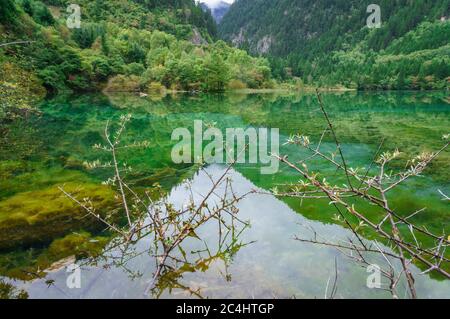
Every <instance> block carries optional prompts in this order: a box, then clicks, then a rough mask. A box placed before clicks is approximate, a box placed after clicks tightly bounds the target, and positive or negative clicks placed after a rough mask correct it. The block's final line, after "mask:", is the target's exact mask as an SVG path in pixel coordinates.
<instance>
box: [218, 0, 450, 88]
mask: <svg viewBox="0 0 450 319" xmlns="http://www.w3.org/2000/svg"><path fill="white" fill-rule="evenodd" d="M372 2H373V1H364V0H334V1H325V0H314V1H313V0H297V1H292V0H277V1H273V0H238V1H237V2H235V3H234V4H233V6H232V7H231V8H230V10H229V12H228V13H227V15H226V16H225V17H224V19H223V20H222V22H221V24H220V25H219V36H220V37H222V38H223V39H225V40H226V41H228V42H230V43H232V44H234V45H235V46H238V47H241V48H246V49H249V50H250V51H251V52H252V53H254V54H263V55H267V56H269V57H271V60H272V65H273V67H274V68H275V73H276V74H277V75H278V76H279V77H288V76H289V75H290V74H291V73H293V74H294V75H296V76H300V77H302V78H303V79H304V80H305V81H307V82H308V78H309V79H310V80H311V81H315V82H321V83H324V82H328V83H331V82H340V83H343V84H345V83H344V82H346V83H347V84H348V83H350V82H352V83H353V85H358V86H361V87H364V86H367V87H371V86H372V84H376V85H375V86H379V87H380V88H384V87H385V86H386V85H385V84H382V83H380V81H379V80H378V79H376V78H374V79H370V80H371V81H372V80H373V81H372V82H373V83H369V84H367V83H362V82H361V81H362V80H360V79H358V78H355V76H356V75H355V74H352V76H348V75H349V74H348V73H347V74H345V77H342V78H339V77H336V76H335V75H336V74H335V73H336V72H338V71H339V70H337V65H339V63H337V64H336V59H340V58H342V57H343V56H345V54H348V55H352V54H353V55H354V57H359V59H360V60H361V62H362V64H364V63H368V64H369V65H371V66H372V65H374V62H375V61H377V60H380V59H379V58H380V56H381V55H383V56H384V55H385V54H386V53H387V52H389V53H391V54H397V53H398V52H402V53H408V54H412V53H414V52H418V51H419V50H436V49H439V48H441V47H443V46H445V45H446V44H448V42H449V40H448V39H450V33H449V32H448V22H446V21H440V20H441V18H442V19H443V20H445V17H447V18H448V16H449V15H450V1H449V0H435V1H426V0H414V1H410V0H397V1H392V0H380V1H378V2H377V3H378V4H379V5H380V8H381V19H382V26H381V28H379V29H369V28H368V27H367V25H366V20H367V18H368V16H369V15H370V13H367V7H368V5H369V4H370V3H372ZM426 23H431V24H432V25H428V24H426ZM425 29H429V30H425ZM420 30H422V31H420ZM431 30H432V31H431ZM430 34H431V38H430V37H429V35H430ZM413 35H414V37H419V38H420V39H417V41H416V42H420V45H419V46H418V47H416V48H412V47H411V45H410V42H409V41H408V40H407V39H408V38H404V37H409V38H411V37H412V36H413ZM427 37H428V41H427V40H426V38H427ZM403 38H404V39H403ZM402 39H403V40H402ZM394 47H396V49H394ZM406 47H408V49H404V48H406ZM384 51H386V52H384ZM406 51H407V52H406ZM444 51H445V50H444ZM445 52H446V51H445ZM338 53H339V54H338ZM424 54H425V55H427V54H426V52H425V53H424ZM438 55H439V54H438ZM410 58H411V59H412V58H417V57H412V56H411V57H410ZM428 58H431V60H433V59H435V58H442V59H443V60H444V64H445V63H447V62H448V61H447V59H446V56H445V55H444V56H441V55H439V57H437V56H436V55H434V54H431V55H430V53H429V52H428V56H427V57H424V55H421V58H420V59H419V60H420V61H419V62H420V63H421V64H423V63H434V64H436V63H437V62H436V61H434V62H432V61H431V60H428ZM402 59H403V60H405V59H406V60H407V58H402ZM338 62H339V61H338ZM348 62H349V61H346V63H348ZM440 62H441V61H440ZM440 62H439V63H440ZM352 63H353V62H352ZM358 63H359V62H358ZM358 63H356V64H358ZM358 66H360V65H358ZM352 67H353V68H356V67H355V65H353V66H352ZM418 67H419V69H420V67H421V65H419V66H418ZM286 68H287V69H286ZM363 70H366V71H367V72H369V74H368V76H369V77H374V76H375V75H374V74H373V72H378V73H379V70H368V67H365V68H364V69H363ZM363 70H360V71H359V73H362V72H361V71H363ZM419 73H420V70H418V71H417V70H414V72H413V71H412V70H411V72H409V73H408V71H407V70H406V73H405V74H403V75H401V77H403V76H406V77H420V76H422V77H426V76H429V75H433V76H434V75H435V74H427V72H423V74H422V75H421V74H419ZM354 75H355V76H354ZM446 75H447V76H449V75H450V74H446ZM342 76H344V75H343V74H342ZM376 76H377V77H379V76H381V77H383V74H377V75H376ZM444 79H445V78H442V77H441V78H440V79H439V81H441V83H440V85H443V83H444V82H443V80H444ZM397 80H398V78H395V79H390V81H391V82H392V81H394V82H396V81H397ZM410 80H411V81H413V80H414V79H410ZM366 84H367V85H366ZM387 86H391V85H387Z"/></svg>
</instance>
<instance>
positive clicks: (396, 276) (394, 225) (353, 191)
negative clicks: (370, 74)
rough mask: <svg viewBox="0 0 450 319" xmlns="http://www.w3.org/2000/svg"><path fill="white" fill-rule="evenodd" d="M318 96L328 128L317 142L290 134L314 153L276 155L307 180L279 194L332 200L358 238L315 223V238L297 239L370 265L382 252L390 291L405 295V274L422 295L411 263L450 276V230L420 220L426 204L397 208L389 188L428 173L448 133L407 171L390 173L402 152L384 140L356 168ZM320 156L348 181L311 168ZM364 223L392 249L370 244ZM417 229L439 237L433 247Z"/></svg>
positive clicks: (339, 216)
mask: <svg viewBox="0 0 450 319" xmlns="http://www.w3.org/2000/svg"><path fill="white" fill-rule="evenodd" d="M317 98H318V102H319V105H320V110H321V112H322V113H323V115H324V117H325V120H326V122H327V127H326V129H325V130H324V132H323V134H322V136H321V138H320V140H319V142H318V143H317V146H315V147H313V144H312V142H311V141H310V138H309V137H308V136H305V135H295V136H291V137H290V138H289V140H288V141H287V144H293V145H298V146H300V147H303V148H305V149H306V150H308V151H309V152H310V153H311V155H310V156H308V157H307V158H305V159H304V160H302V161H300V162H295V163H294V162H291V161H290V160H289V159H288V157H287V156H278V155H276V157H277V158H278V159H279V160H280V161H281V162H283V163H285V164H286V165H287V166H288V167H290V168H291V169H292V170H294V171H296V172H297V173H298V174H300V176H301V177H302V180H301V181H300V182H299V183H298V184H297V185H294V186H293V187H291V189H290V190H289V191H288V192H285V193H281V192H279V191H278V190H277V191H276V192H275V195H277V196H289V197H297V198H300V199H301V200H303V199H307V198H309V199H320V198H325V199H328V200H329V201H330V202H329V204H330V205H332V206H334V208H335V210H336V211H337V215H336V216H335V219H336V220H337V221H339V222H342V223H344V224H345V225H346V226H347V227H348V228H349V229H350V230H351V231H352V234H353V237H352V238H348V240H345V241H337V242H336V241H331V240H328V239H326V238H325V237H324V236H320V235H319V234H317V232H316V231H315V230H314V229H311V228H309V229H310V231H311V233H312V237H310V238H300V237H296V238H295V239H296V240H298V241H301V242H305V243H314V244H319V245H324V246H329V247H335V248H337V249H339V250H340V251H341V252H342V253H343V254H345V255H346V256H348V257H349V258H351V259H353V260H355V261H356V262H358V263H360V264H362V265H367V266H368V265H370V262H369V260H368V258H367V255H369V254H376V255H380V256H382V258H383V259H384V260H385V261H386V263H387V265H388V266H387V267H386V269H381V273H382V275H383V276H384V277H386V278H388V279H389V282H390V285H389V287H388V288H387V290H389V291H390V293H391V294H392V296H393V297H394V298H398V296H399V294H398V292H397V287H398V285H399V282H400V280H401V278H406V281H407V284H408V292H409V295H410V297H411V298H417V292H416V287H415V279H414V275H413V273H412V271H411V264H412V263H413V262H419V263H421V264H423V265H425V266H426V267H427V270H425V271H424V272H423V273H422V274H425V273H428V272H437V273H439V274H441V275H442V276H444V277H446V278H449V279H450V274H449V273H448V272H447V270H446V267H448V265H449V259H448V258H447V257H446V254H445V253H446V248H447V247H448V245H449V239H448V238H447V236H446V235H445V234H440V235H439V234H433V233H432V232H430V231H429V230H427V229H426V228H425V227H421V226H418V225H416V223H414V221H413V218H414V216H416V215H418V214H420V213H422V212H423V211H424V210H425V208H423V209H421V210H417V211H414V212H411V214H410V215H409V216H407V217H402V216H401V215H400V214H399V213H398V212H396V211H395V210H393V209H392V208H391V205H390V200H389V199H388V196H387V194H388V193H389V192H391V191H392V190H393V189H395V188H396V187H398V186H399V185H401V184H402V183H404V182H405V181H406V180H408V179H410V178H412V177H415V176H419V175H420V174H422V172H423V171H424V170H425V169H426V168H427V167H428V166H429V164H430V163H431V162H432V161H433V160H434V159H435V158H436V157H437V156H439V154H441V153H442V152H444V151H445V150H446V149H447V148H448V146H449V142H448V135H447V136H444V140H445V143H444V145H443V146H442V148H441V149H439V150H437V151H436V152H433V153H422V154H420V155H418V156H416V157H415V158H412V159H411V160H410V161H409V162H408V167H407V168H406V169H405V170H403V171H400V172H397V173H392V172H389V173H387V165H388V164H389V163H390V162H392V161H393V160H394V159H396V158H397V157H398V156H399V155H400V152H399V151H398V150H394V151H392V152H385V153H382V154H380V151H381V148H382V144H383V142H382V143H381V144H380V147H379V148H378V151H377V153H376V154H375V156H374V159H373V161H372V162H371V163H370V165H369V167H368V168H367V169H365V170H362V169H353V168H351V167H349V166H348V163H347V161H346V158H345V157H344V154H343V151H342V147H341V143H340V141H339V139H338V137H337V136H336V133H335V130H334V127H333V124H332V122H331V120H330V117H329V115H328V113H327V112H326V110H325V107H324V105H323V102H322V98H321V95H320V93H319V91H317ZM326 134H330V135H331V137H332V139H333V141H334V143H335V145H336V149H335V152H333V153H332V154H331V155H328V154H325V153H324V152H322V151H321V146H322V141H323V139H324V137H325V136H326ZM318 158H321V159H324V160H325V161H326V162H327V163H328V164H329V165H331V167H335V168H336V171H337V172H338V173H339V174H341V176H342V177H343V178H344V179H345V180H346V183H345V184H341V185H339V184H333V183H331V182H329V181H328V180H327V179H325V178H323V179H322V178H321V177H320V176H321V175H320V172H313V171H311V170H310V169H309V168H308V162H309V161H311V160H313V159H318ZM374 169H376V173H373V170H374ZM441 194H442V195H443V196H444V199H445V200H448V197H447V196H445V195H444V194H443V193H441ZM355 198H358V199H362V200H363V201H364V202H366V203H370V204H371V205H375V206H377V207H379V208H381V210H382V211H383V212H384V215H383V216H382V218H381V219H379V220H374V218H369V217H368V215H367V214H366V213H365V212H364V211H363V210H360V209H358V208H356V207H355V204H354V199H355ZM348 214H349V215H350V216H352V219H356V221H357V222H356V223H355V222H352V221H351V220H350V218H349V216H348ZM400 225H403V226H406V228H407V229H408V231H409V232H410V233H411V235H412V238H413V239H414V241H413V242H411V241H407V240H406V239H405V238H404V234H402V232H401V231H400V230H399V226H400ZM362 227H368V228H370V229H372V230H373V231H375V232H376V233H377V234H378V235H379V237H380V238H381V239H382V240H383V241H384V242H386V243H389V244H390V245H391V249H390V250H387V249H385V248H382V246H381V245H380V244H378V242H377V241H374V242H372V243H369V242H368V241H367V240H365V239H363V238H362V236H361V235H360V229H361V228H362ZM417 233H420V235H421V236H422V237H423V238H426V239H428V240H430V241H432V242H434V243H435V244H434V245H433V247H431V248H430V247H428V248H427V247H424V246H423V245H422V244H421V243H420V242H419V241H418V240H417V236H416V234H417ZM392 260H397V261H399V262H400V264H401V270H400V271H397V270H396V269H395V267H394V265H393V262H392ZM445 266H446V267H445Z"/></svg>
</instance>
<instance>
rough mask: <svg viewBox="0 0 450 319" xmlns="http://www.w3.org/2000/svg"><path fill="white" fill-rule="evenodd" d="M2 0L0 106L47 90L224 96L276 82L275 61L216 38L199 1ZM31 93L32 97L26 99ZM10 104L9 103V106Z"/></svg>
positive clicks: (0, 10) (20, 101)
mask: <svg viewBox="0 0 450 319" xmlns="http://www.w3.org/2000/svg"><path fill="white" fill-rule="evenodd" d="M70 4H71V1H68V0H48V1H37V0H17V1H13V0H1V7H0V43H2V44H6V43H9V42H14V41H18V40H21V41H31V42H29V43H22V44H11V45H3V46H2V47H0V64H1V67H2V70H5V71H6V70H8V71H7V72H2V74H1V75H0V83H1V90H2V95H3V96H5V97H6V96H8V97H10V98H9V99H2V104H8V103H9V104H14V105H19V106H20V105H24V104H27V102H29V101H28V100H29V99H30V97H31V96H33V94H34V95H36V94H37V95H42V86H43V87H45V89H46V90H47V92H52V93H60V92H65V91H72V92H80V91H93V90H103V89H106V90H110V91H140V92H149V91H150V92H152V91H161V90H165V89H171V90H189V91H193V90H195V91H222V90H225V89H227V87H233V88H235V87H238V88H245V87H250V88H260V87H265V86H268V85H271V81H270V78H271V73H270V68H269V63H268V61H267V60H266V59H264V58H253V57H251V56H249V55H248V54H247V53H246V52H245V51H242V50H239V49H235V48H232V47H230V46H228V45H226V44H225V43H224V42H223V41H217V37H216V24H215V22H214V20H213V18H212V17H211V14H210V12H209V11H208V12H204V11H203V10H202V9H201V7H200V6H199V5H196V4H195V2H194V1H193V0H170V1H168V0H161V1H159V0H158V1H157V0H108V1H107V0H95V1H91V0H80V1H78V2H77V4H78V5H79V6H80V8H81V25H80V28H72V29H70V28H68V27H67V25H66V21H67V18H68V17H69V15H70V14H71V13H72V12H70V11H69V12H68V11H67V7H68V6H69V5H70ZM25 96H26V100H25ZM3 106H4V105H3Z"/></svg>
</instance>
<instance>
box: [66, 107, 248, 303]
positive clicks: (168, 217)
mask: <svg viewBox="0 0 450 319" xmlns="http://www.w3.org/2000/svg"><path fill="white" fill-rule="evenodd" d="M130 119H131V116H122V117H121V119H120V122H119V123H118V126H116V128H115V130H112V131H111V130H110V127H109V125H108V124H107V125H106V128H105V131H104V134H105V141H106V143H105V145H102V144H96V145H95V148H96V149H98V150H100V151H104V152H106V153H108V154H109V155H110V157H111V160H110V161H108V162H100V161H99V160H97V161H94V162H90V163H86V166H87V167H88V168H89V169H102V170H107V171H112V174H113V175H112V176H111V177H109V178H108V179H107V180H105V181H104V182H103V184H105V185H110V186H111V187H113V188H115V189H116V191H117V194H118V195H117V198H120V201H121V204H122V209H121V210H120V211H117V210H113V211H110V212H97V210H96V208H95V207H93V205H92V200H91V199H90V198H83V199H79V198H76V197H75V196H74V195H72V194H70V193H69V192H67V191H66V190H65V189H64V187H60V190H61V191H62V192H63V193H64V194H65V195H66V196H67V197H68V198H70V199H71V200H72V201H74V202H75V203H76V204H77V205H79V206H80V207H81V208H83V209H84V210H85V211H86V213H87V214H88V215H91V216H93V217H96V218H97V219H98V220H99V222H101V223H103V224H104V225H105V226H106V228H107V229H108V230H110V231H112V232H114V233H116V234H117V237H116V238H115V243H114V244H113V245H112V246H110V247H109V249H108V250H107V251H105V254H104V258H106V265H105V266H104V267H106V268H108V267H111V266H115V267H121V268H122V269H124V270H125V271H126V272H127V273H128V274H129V275H130V277H131V278H137V277H142V276H143V275H144V274H142V273H140V272H136V271H134V270H133V268H132V267H129V263H130V261H132V260H133V259H135V258H136V257H139V256H142V255H149V256H151V257H152V258H153V259H154V261H155V272H154V273H153V276H152V278H151V279H150V281H149V282H148V285H147V288H146V289H145V295H149V294H150V293H151V294H153V295H154V296H156V297H160V296H161V294H162V293H163V292H164V291H165V290H166V289H168V290H169V291H171V290H173V289H183V290H186V291H188V292H189V293H190V294H192V295H195V296H197V297H201V291H200V289H191V287H188V286H185V285H183V284H182V283H181V279H182V277H183V274H184V273H187V272H191V273H192V272H196V271H203V272H204V271H206V270H207V269H208V268H209V267H210V266H211V265H212V264H213V263H214V262H215V261H219V260H222V261H223V262H224V264H225V266H226V267H227V266H228V265H229V263H230V261H231V260H232V258H233V256H234V254H235V253H236V252H237V251H238V250H239V249H240V248H242V247H243V246H246V245H247V244H248V243H247V244H245V243H242V242H240V241H239V236H240V234H241V233H242V232H243V231H244V230H245V229H246V228H247V227H248V225H249V224H248V222H246V221H243V220H241V219H240V218H239V217H238V212H239V209H238V208H237V203H239V202H240V201H241V200H242V199H244V198H245V197H246V196H247V195H249V194H251V193H254V191H253V190H251V191H249V192H247V193H245V194H237V193H235V192H234V190H233V184H232V179H231V177H230V176H229V173H230V171H231V169H232V167H233V165H234V163H232V164H231V165H229V166H228V167H227V168H226V169H225V170H224V172H223V173H222V174H221V175H220V177H218V178H214V177H213V176H212V175H211V174H209V173H208V172H207V171H206V170H205V169H204V168H203V167H201V171H202V173H203V174H205V176H206V177H207V178H208V180H209V181H210V183H211V186H210V187H208V191H207V193H206V194H200V193H199V192H197V191H196V190H195V189H193V187H192V185H191V183H189V182H187V183H186V194H188V196H187V197H188V198H187V199H186V201H185V203H184V204H183V206H182V207H176V206H175V205H174V204H173V203H171V202H170V201H169V199H168V198H167V196H165V195H164V194H163V192H162V190H161V188H160V187H159V186H158V185H154V187H153V189H152V190H151V192H150V191H148V190H147V191H144V192H142V191H140V190H139V191H138V190H135V189H133V187H132V185H129V184H128V182H127V181H126V180H125V179H124V178H123V176H124V175H125V173H126V172H128V171H130V168H129V167H128V166H127V165H126V163H125V162H122V161H120V160H119V158H118V154H119V152H120V151H127V150H129V149H133V148H147V147H149V146H150V143H149V142H147V141H142V142H133V143H132V144H124V143H122V139H121V138H122V134H123V133H124V132H125V130H126V125H127V123H128V122H129V121H130ZM155 198H157V199H155ZM120 221H122V223H121V222H120ZM213 222H216V223H217V247H216V248H215V249H212V248H210V247H209V245H208V241H206V240H203V239H201V238H200V237H199V236H198V235H197V233H198V232H199V230H200V229H201V228H202V227H203V226H205V225H206V224H210V223H213ZM148 238H152V240H151V245H150V247H145V249H144V250H142V251H140V252H139V251H137V249H136V248H137V245H136V244H137V243H138V242H140V241H141V240H142V239H148ZM188 239H194V240H196V241H199V242H200V243H201V246H202V247H201V248H199V249H197V250H195V251H187V250H186V247H189V246H187V244H186V242H187V241H188ZM185 244H186V245H185ZM108 252H111V253H110V254H108ZM94 262H96V263H97V262H98V261H97V260H95V261H94ZM226 277H227V279H229V278H230V277H229V275H226Z"/></svg>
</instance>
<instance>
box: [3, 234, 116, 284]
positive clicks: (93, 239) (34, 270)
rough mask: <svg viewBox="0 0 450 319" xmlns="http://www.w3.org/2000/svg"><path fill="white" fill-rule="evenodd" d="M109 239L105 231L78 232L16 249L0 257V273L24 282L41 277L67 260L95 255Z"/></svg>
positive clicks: (69, 261)
mask: <svg viewBox="0 0 450 319" xmlns="http://www.w3.org/2000/svg"><path fill="white" fill-rule="evenodd" d="M111 238H112V237H111V235H108V234H105V235H102V236H94V235H92V234H90V233H89V232H86V231H81V232H76V233H70V234H68V235H66V236H64V237H61V238H57V239H55V240H53V241H52V242H51V243H50V245H49V246H48V247H42V248H40V247H37V248H33V249H20V248H18V249H17V250H16V251H15V252H8V253H5V254H2V255H1V256H0V275H1V276H6V277H9V278H14V279H20V280H25V281H28V280H34V279H37V278H44V277H45V275H46V274H47V273H48V272H49V271H56V270H58V269H59V268H62V267H64V266H65V265H66V264H67V263H73V262H75V261H76V260H79V259H83V258H91V257H92V258H95V257H98V256H99V255H100V254H101V253H102V252H103V249H104V248H105V246H106V245H107V244H108V243H109V242H110V240H111Z"/></svg>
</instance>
